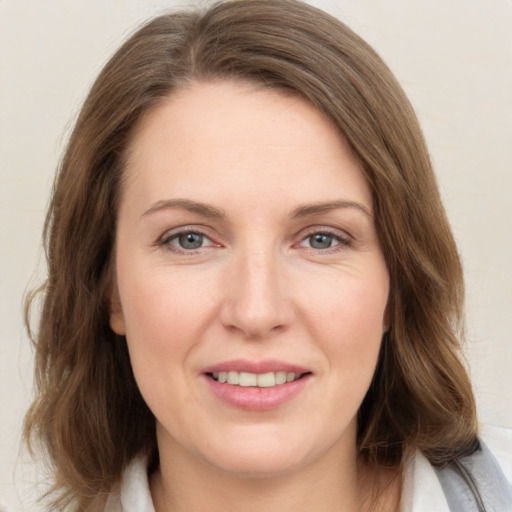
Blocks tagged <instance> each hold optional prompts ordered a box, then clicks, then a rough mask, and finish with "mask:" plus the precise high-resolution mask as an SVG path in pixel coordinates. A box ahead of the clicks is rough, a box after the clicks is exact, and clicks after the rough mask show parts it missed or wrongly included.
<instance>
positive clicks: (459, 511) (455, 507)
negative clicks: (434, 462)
mask: <svg viewBox="0 0 512 512" xmlns="http://www.w3.org/2000/svg"><path fill="white" fill-rule="evenodd" d="M436 473H437V477H438V478H439V481H440V482H441V486H442V488H443V491H444V494H445V496H446V501H447V502H448V505H449V507H450V511H451V512H512V485H511V484H510V483H509V482H508V481H507V479H506V477H505V475H504V474H503V471H502V470H501V468H500V466H499V464H498V462H497V461H496V459H495V458H494V456H493V454H492V453H491V451H490V450H489V448H487V446H486V445H485V444H484V443H482V442H481V441H480V448H479V449H478V450H477V451H476V452H475V453H473V454H472V455H469V456H467V457H462V458H460V459H457V460H455V461H453V462H452V463H451V464H449V465H448V466H446V467H444V468H442V469H436Z"/></svg>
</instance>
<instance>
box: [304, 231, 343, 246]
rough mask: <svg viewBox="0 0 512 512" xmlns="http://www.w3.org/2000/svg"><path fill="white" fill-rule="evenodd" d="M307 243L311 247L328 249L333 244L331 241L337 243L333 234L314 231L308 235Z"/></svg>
mask: <svg viewBox="0 0 512 512" xmlns="http://www.w3.org/2000/svg"><path fill="white" fill-rule="evenodd" d="M308 241H309V245H310V247H311V248H312V249H329V247H332V246H333V242H335V243H336V244H337V243H339V242H338V241H337V240H335V238H334V236H333V235H329V234H327V233H315V234H314V235H310V236H308Z"/></svg>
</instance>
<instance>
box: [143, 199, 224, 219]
mask: <svg viewBox="0 0 512 512" xmlns="http://www.w3.org/2000/svg"><path fill="white" fill-rule="evenodd" d="M174 208H179V209H181V210H187V211H189V212H193V213H198V214H199V215H203V216H204V217H209V218H213V219H222V218H224V217H225V216H226V214H225V213H224V212H223V211H222V210H220V209H218V208H215V207H214V206H210V205H208V204H205V203H199V202H197V201H191V200H190V199H167V200H163V201H158V202H156V203H155V204H153V205H152V206H151V207H150V208H149V209H148V210H146V211H145V212H144V213H143V214H142V215H141V217H145V216H146V215H150V214H152V213H155V212H159V211H162V210H172V209H174Z"/></svg>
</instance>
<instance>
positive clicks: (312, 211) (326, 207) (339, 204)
mask: <svg viewBox="0 0 512 512" xmlns="http://www.w3.org/2000/svg"><path fill="white" fill-rule="evenodd" d="M345 208H354V209H356V210H359V211H360V212H362V213H364V214H365V215H366V216H367V217H369V218H370V219H372V220H373V215H372V214H371V213H370V210H368V208H366V206H364V205H362V204H361V203H358V202H356V201H343V200H341V201H328V202H325V203H314V204H304V205H301V206H299V207H298V208H296V209H295V210H294V211H293V212H292V214H291V218H292V219H297V218H302V217H309V216H311V215H321V214H322V213H327V212H330V211H332V210H339V209H345Z"/></svg>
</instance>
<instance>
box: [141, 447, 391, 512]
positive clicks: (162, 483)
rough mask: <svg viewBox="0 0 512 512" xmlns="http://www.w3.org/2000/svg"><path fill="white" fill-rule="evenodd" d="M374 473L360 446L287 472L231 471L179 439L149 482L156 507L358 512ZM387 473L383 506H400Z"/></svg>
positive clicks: (162, 510) (174, 511)
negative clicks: (360, 453) (361, 455)
mask: <svg viewBox="0 0 512 512" xmlns="http://www.w3.org/2000/svg"><path fill="white" fill-rule="evenodd" d="M171 454H172V456H170V455H171ZM375 475H376V473H375V472H374V471H369V470H368V469H366V468H363V467H361V466H358V463H357V456H356V453H355V448H354V449H353V450H351V451H350V453H345V454H344V456H343V457H340V452H339V450H333V453H332V455H326V456H325V457H324V458H322V460H320V461H315V462H314V463H311V464H308V465H304V466H302V467H301V468H300V469H298V470H294V471H289V472H286V473H284V474H279V475H267V476H254V475H240V474H233V473H229V472H226V471H224V470H222V469H219V468H216V467H214V466H212V465H211V464H209V463H207V462H205V461H203V460H201V459H198V458H195V457H191V456H190V454H189V453H186V452H185V451H184V449H183V448H182V447H179V446H176V445H175V446H174V447H173V449H172V450H170V451H167V453H166V450H163V451H162V450H160V467H159V468H158V470H157V471H156V472H155V473H154V474H153V475H152V477H151V480H150V485H151V494H152V497H153V501H154V506H155V510H156V512H183V511H189V510H194V512H220V511H222V512H226V511H238V510H244V512H256V511H258V512H260V511H261V510H265V512H278V511H279V512H281V511H282V510H294V512H311V511H317V510H322V511H323V512H330V511H332V512H334V511H336V512H355V511H361V510H367V509H368V507H369V505H370V503H371V502H372V499H373V498H374V497H375V495H374V492H373V491H374V484H375V482H376V480H375V478H374V477H375ZM384 478H385V479H386V480H388V481H386V482H385V484H386V485H385V486H384V488H385V489H386V491H385V493H384V494H382V493H381V495H380V496H379V499H378V506H379V508H378V510H379V511H388V510H389V511H395V510H397V508H398V501H399V496H400V493H399V486H398V487H397V485H395V483H397V482H395V480H398V479H396V478H395V479H391V480H390V479H389V477H384ZM378 479H379V480H382V478H378ZM393 482H394V483H393ZM390 483H392V485H389V484H390ZM373 504H375V503H373Z"/></svg>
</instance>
